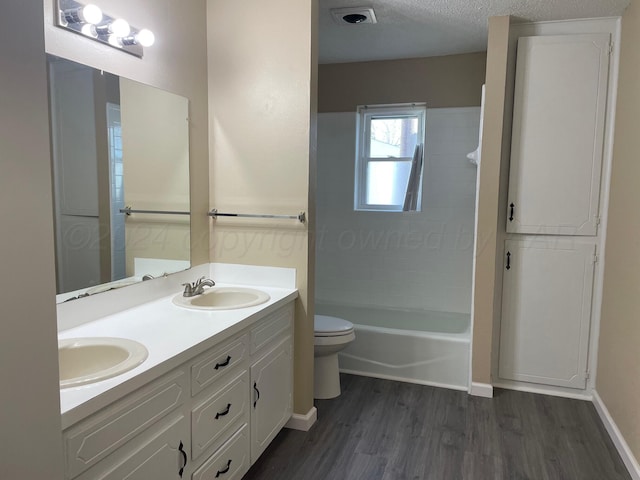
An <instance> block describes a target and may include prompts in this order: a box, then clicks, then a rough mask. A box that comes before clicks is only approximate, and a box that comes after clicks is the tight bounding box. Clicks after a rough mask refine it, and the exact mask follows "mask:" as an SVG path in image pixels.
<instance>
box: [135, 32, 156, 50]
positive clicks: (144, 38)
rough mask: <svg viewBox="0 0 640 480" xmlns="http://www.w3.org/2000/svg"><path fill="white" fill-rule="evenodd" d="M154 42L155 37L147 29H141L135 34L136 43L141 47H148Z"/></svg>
mask: <svg viewBox="0 0 640 480" xmlns="http://www.w3.org/2000/svg"><path fill="white" fill-rule="evenodd" d="M155 41H156V36H155V35H154V34H153V32H152V31H151V30H149V29H147V28H143V29H142V30H140V31H139V32H138V33H137V34H136V42H138V43H139V44H140V45H142V46H143V47H150V46H151V45H153V44H154V43H155Z"/></svg>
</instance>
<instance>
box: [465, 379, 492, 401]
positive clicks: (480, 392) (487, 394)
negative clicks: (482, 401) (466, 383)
mask: <svg viewBox="0 0 640 480" xmlns="http://www.w3.org/2000/svg"><path fill="white" fill-rule="evenodd" d="M469 395H473V396H474V397H484V398H493V385H489V384H488V383H479V382H471V386H470V387H469Z"/></svg>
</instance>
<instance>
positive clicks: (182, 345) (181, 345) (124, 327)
mask: <svg viewBox="0 0 640 480" xmlns="http://www.w3.org/2000/svg"><path fill="white" fill-rule="evenodd" d="M216 286H220V287H226V286H237V284H230V283H219V282H216ZM242 286H243V287H251V288H256V289H258V290H262V291H264V292H266V293H267V294H269V296H270V297H271V298H270V299H269V301H268V302H266V303H263V304H262V305H256V306H254V307H247V308H240V309H235V310H224V311H210V312H209V311H198V310H188V309H185V308H181V307H178V306H176V305H174V304H173V302H172V298H173V297H174V296H175V295H177V294H180V293H181V291H176V292H175V293H172V294H171V295H168V296H164V297H162V298H159V299H156V300H153V301H150V302H147V303H144V304H141V305H139V306H135V307H133V308H129V309H127V310H124V311H121V312H118V313H114V314H112V315H108V316H105V317H103V318H99V319H96V320H93V321H90V322H88V323H85V324H82V325H79V326H75V327H73V328H69V329H67V330H63V331H61V332H59V334H58V338H59V339H61V340H62V339H67V338H75V337H120V338H127V339H131V340H135V341H137V342H140V343H141V344H143V345H144V346H145V347H146V348H147V350H148V351H149V356H148V358H147V359H146V360H145V361H144V362H143V363H142V364H141V365H139V366H137V367H136V368H134V369H132V370H130V371H128V372H125V373H123V374H120V375H118V376H116V377H113V378H109V379H106V380H102V381H99V382H96V383H92V384H88V385H82V386H79V387H72V388H65V389H61V390H60V406H61V412H62V427H63V429H64V428H67V427H69V426H70V425H72V424H74V423H76V422H78V421H79V420H81V419H83V418H85V417H86V416H88V415H91V414H92V413H95V412H96V411H97V410H99V409H100V408H103V407H105V406H106V405H108V404H110V403H111V402H113V401H115V400H117V399H118V398H121V397H123V396H124V395H126V394H128V393H130V392H132V391H134V390H136V389H137V388H140V387H141V386H142V385H144V384H145V383H147V382H149V381H151V380H153V379H155V378H158V377H160V376H161V375H163V374H165V373H167V372H169V371H170V370H172V369H174V368H176V367H178V366H179V365H181V364H182V363H184V362H185V361H187V360H189V359H190V358H193V357H194V356H196V355H198V354H200V353H202V352H204V351H206V350H207V349H209V348H211V347H212V346H214V345H215V344H216V343H218V342H220V341H222V340H224V339H226V338H228V337H230V336H232V335H234V334H235V333H237V332H239V331H240V330H242V329H244V328H246V327H248V326H249V325H251V324H253V323H254V322H256V321H257V320H259V319H261V318H263V317H264V316H266V315H268V314H269V313H271V312H273V311H275V310H277V309H278V308H280V307H282V306H284V305H285V304H286V303H288V302H290V301H292V300H294V299H295V298H296V297H297V296H298V292H297V290H296V289H295V288H282V287H272V286H264V285H248V284H246V283H242Z"/></svg>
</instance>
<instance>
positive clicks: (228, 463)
mask: <svg viewBox="0 0 640 480" xmlns="http://www.w3.org/2000/svg"><path fill="white" fill-rule="evenodd" d="M230 468H231V459H229V461H228V462H227V466H226V467H225V468H224V469H223V470H218V473H216V478H218V477H219V476H220V475H224V474H225V473H227V472H228V471H229V469H230Z"/></svg>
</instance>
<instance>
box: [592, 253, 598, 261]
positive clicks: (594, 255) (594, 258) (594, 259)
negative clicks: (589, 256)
mask: <svg viewBox="0 0 640 480" xmlns="http://www.w3.org/2000/svg"><path fill="white" fill-rule="evenodd" d="M598 260H599V258H598V254H597V253H594V254H593V263H598Z"/></svg>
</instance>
